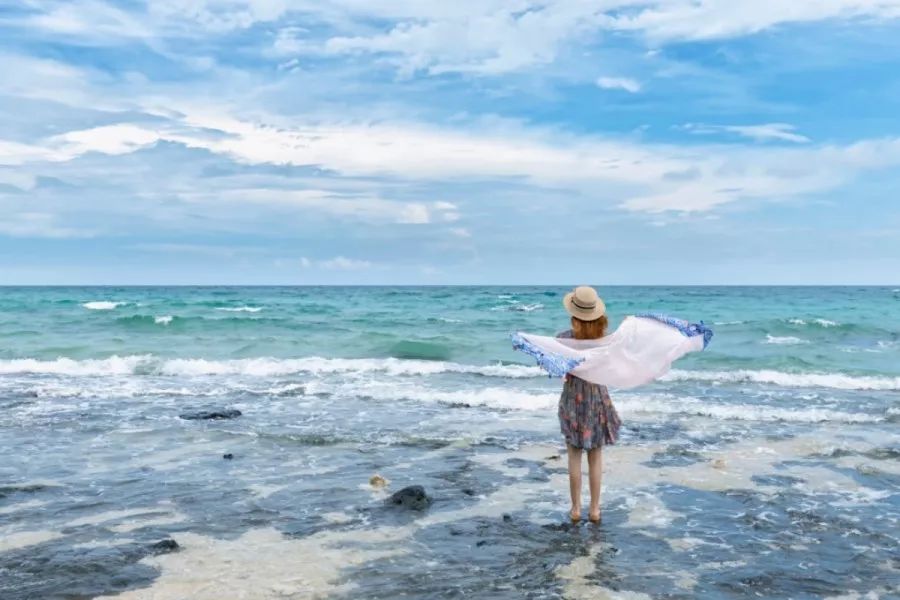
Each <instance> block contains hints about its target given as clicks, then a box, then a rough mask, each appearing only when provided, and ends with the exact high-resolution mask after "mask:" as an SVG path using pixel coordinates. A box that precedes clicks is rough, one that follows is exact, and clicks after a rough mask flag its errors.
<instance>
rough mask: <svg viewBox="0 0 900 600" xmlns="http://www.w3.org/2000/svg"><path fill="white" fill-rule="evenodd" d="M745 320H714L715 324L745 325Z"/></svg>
mask: <svg viewBox="0 0 900 600" xmlns="http://www.w3.org/2000/svg"><path fill="white" fill-rule="evenodd" d="M743 323H744V321H714V322H713V325H743Z"/></svg>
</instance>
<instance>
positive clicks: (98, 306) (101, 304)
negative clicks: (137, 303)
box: [81, 300, 128, 310]
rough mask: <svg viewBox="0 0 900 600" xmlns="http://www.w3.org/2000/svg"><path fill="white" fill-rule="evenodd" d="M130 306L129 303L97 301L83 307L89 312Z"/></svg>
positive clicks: (86, 303) (87, 303)
mask: <svg viewBox="0 0 900 600" xmlns="http://www.w3.org/2000/svg"><path fill="white" fill-rule="evenodd" d="M126 304H128V303H127V302H113V301H111V300H96V301H93V302H85V303H84V304H82V305H81V306H83V307H84V308H86V309H88V310H113V309H116V308H118V307H120V306H124V305H126Z"/></svg>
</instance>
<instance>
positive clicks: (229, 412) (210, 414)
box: [178, 408, 242, 421]
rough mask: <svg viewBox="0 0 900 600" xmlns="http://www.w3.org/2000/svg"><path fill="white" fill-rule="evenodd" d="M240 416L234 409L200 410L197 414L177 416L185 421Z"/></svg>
mask: <svg viewBox="0 0 900 600" xmlns="http://www.w3.org/2000/svg"><path fill="white" fill-rule="evenodd" d="M241 414H242V413H241V411H239V410H237V409H235V408H228V409H223V410H201V411H197V412H191V413H184V414H182V415H178V416H180V417H181V418H182V419H185V420H187V421H204V420H212V419H236V418H237V417H239V416H241Z"/></svg>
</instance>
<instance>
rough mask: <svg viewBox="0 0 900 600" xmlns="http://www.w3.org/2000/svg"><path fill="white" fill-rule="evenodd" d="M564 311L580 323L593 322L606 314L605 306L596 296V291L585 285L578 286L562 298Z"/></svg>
mask: <svg viewBox="0 0 900 600" xmlns="http://www.w3.org/2000/svg"><path fill="white" fill-rule="evenodd" d="M563 306H565V307H566V311H568V313H569V314H570V315H572V316H573V317H575V318H578V319H581V320H582V321H594V320H596V319H599V318H600V317H602V316H603V315H605V314H606V305H605V304H603V299H602V298H600V296H598V295H597V290H595V289H594V288H592V287H590V286H587V285H579V286H578V287H577V288H575V289H574V290H572V291H571V292H569V293H568V294H566V295H565V297H564V298H563Z"/></svg>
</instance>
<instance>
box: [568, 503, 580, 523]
mask: <svg viewBox="0 0 900 600" xmlns="http://www.w3.org/2000/svg"><path fill="white" fill-rule="evenodd" d="M569 518H570V519H572V522H573V523H577V522H578V521H580V520H581V507H580V506H573V507H572V508H571V509H570V510H569Z"/></svg>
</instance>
